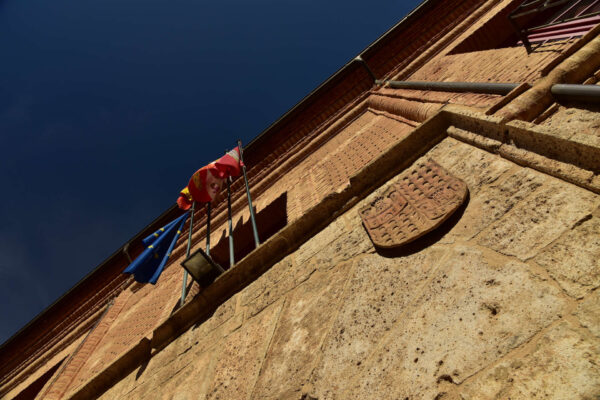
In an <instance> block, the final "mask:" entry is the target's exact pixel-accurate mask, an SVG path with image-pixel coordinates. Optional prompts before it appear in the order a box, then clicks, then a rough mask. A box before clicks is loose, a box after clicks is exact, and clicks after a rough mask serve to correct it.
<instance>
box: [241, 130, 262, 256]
mask: <svg viewBox="0 0 600 400" xmlns="http://www.w3.org/2000/svg"><path fill="white" fill-rule="evenodd" d="M238 148H239V150H240V161H241V164H242V172H243V174H244V183H245V184H246V195H247V196H248V207H249V208H250V220H251V221H252V232H253V233H254V244H255V245H256V247H258V246H259V245H260V241H259V240H258V230H257V229H256V217H255V215H254V208H253V207H252V197H250V187H249V186H248V177H247V176H246V165H245V164H244V150H243V149H242V141H241V140H240V139H238Z"/></svg>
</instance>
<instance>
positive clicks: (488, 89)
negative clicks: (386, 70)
mask: <svg viewBox="0 0 600 400" xmlns="http://www.w3.org/2000/svg"><path fill="white" fill-rule="evenodd" d="M376 83H377V84H380V85H384V84H387V85H388V86H389V87H391V88H394V89H412V90H433V91H436V92H454V93H463V92H468V93H483V94H500V95H507V94H508V93H510V92H511V91H512V90H513V89H515V88H516V87H517V86H519V84H518V83H490V82H423V81H382V80H378V81H376Z"/></svg>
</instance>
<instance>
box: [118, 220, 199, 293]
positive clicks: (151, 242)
mask: <svg viewBox="0 0 600 400" xmlns="http://www.w3.org/2000/svg"><path fill="white" fill-rule="evenodd" d="M188 215H189V213H186V214H184V215H182V216H181V217H179V218H177V219H176V220H174V221H172V222H169V223H168V224H167V225H165V226H163V227H162V228H160V229H159V230H157V231H156V232H154V233H153V234H152V235H150V236H148V237H146V238H145V239H143V240H142V243H143V244H144V246H146V248H145V249H144V251H143V252H142V254H140V255H139V256H138V257H137V258H136V259H135V260H133V262H132V263H131V264H129V266H128V267H127V268H126V269H125V271H123V273H124V274H133V277H134V279H135V280H136V281H137V282H141V283H152V284H155V283H156V281H157V280H158V277H159V276H160V274H161V273H162V271H163V269H164V268H165V265H166V264H167V261H168V260H169V256H170V255H171V251H173V247H175V243H176V242H177V238H178V237H179V234H180V233H181V229H182V228H183V224H185V221H186V220H187V217H188Z"/></svg>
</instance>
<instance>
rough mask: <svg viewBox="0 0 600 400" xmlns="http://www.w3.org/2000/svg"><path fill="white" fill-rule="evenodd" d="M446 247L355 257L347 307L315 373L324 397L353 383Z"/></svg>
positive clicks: (345, 298) (344, 301)
mask: <svg viewBox="0 0 600 400" xmlns="http://www.w3.org/2000/svg"><path fill="white" fill-rule="evenodd" d="M443 252H444V249H442V248H437V247H433V248H429V249H428V250H427V251H424V252H422V253H417V254H414V255H411V256H408V257H400V258H384V257H381V256H379V255H376V254H374V255H368V256H366V257H363V258H361V259H359V260H358V261H356V267H355V268H354V273H353V274H352V277H351V279H350V281H349V283H348V285H347V288H346V290H345V293H344V296H343V298H342V304H343V305H342V307H341V310H340V311H339V315H338V316H337V319H336V320H335V322H334V324H333V327H332V328H331V331H330V333H329V335H328V337H327V339H326V341H325V342H324V344H323V348H322V349H321V351H322V356H321V360H320V362H319V365H318V366H317V368H316V369H315V372H314V373H313V376H312V378H311V380H312V382H313V384H314V387H315V393H316V396H317V397H318V398H319V399H326V398H333V397H335V394H336V393H339V392H340V391H341V390H342V389H343V388H344V387H346V386H347V385H348V383H349V382H348V381H347V377H348V376H351V375H353V374H355V373H356V371H357V370H358V369H359V368H360V365H361V364H362V363H363V362H365V360H366V359H367V358H368V356H369V354H370V353H371V351H372V350H373V349H374V347H375V345H376V344H377V343H378V341H379V340H381V338H382V337H383V336H384V335H385V334H387V332H389V330H390V329H391V328H392V327H393V326H394V324H395V323H397V321H398V319H399V318H400V317H401V316H402V314H403V313H404V312H405V311H406V306H407V304H409V303H410V302H411V300H412V299H413V296H414V293H415V290H416V289H417V288H419V287H420V286H422V285H423V284H424V283H425V282H426V281H427V279H428V278H430V276H431V273H432V271H433V270H435V262H436V261H437V260H439V258H440V257H441V256H442V254H443Z"/></svg>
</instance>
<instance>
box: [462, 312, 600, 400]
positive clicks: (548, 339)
mask: <svg viewBox="0 0 600 400" xmlns="http://www.w3.org/2000/svg"><path fill="white" fill-rule="evenodd" d="M598 359H600V341H599V340H597V339H595V340H589V339H588V338H586V337H585V335H582V334H581V332H579V331H578V330H576V329H575V328H574V327H573V326H571V324H569V323H566V322H563V323H561V324H559V325H557V326H555V327H553V328H552V329H551V330H550V331H548V332H547V333H546V334H544V335H543V336H542V337H541V338H540V340H539V341H538V342H537V343H536V344H535V346H534V348H533V350H532V351H531V353H529V354H526V355H525V356H518V355H515V356H514V357H509V358H508V359H507V360H505V361H502V362H501V363H500V364H498V365H496V366H495V367H494V368H492V369H491V370H489V371H486V373H485V374H483V375H482V376H481V377H476V378H475V379H474V380H473V381H472V382H469V383H468V384H466V387H465V389H464V390H462V391H461V395H462V398H463V399H465V400H471V399H540V398H543V399H557V400H558V399H597V398H598V397H600V379H598V377H599V376H600V366H598V363H597V361H598Z"/></svg>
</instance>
